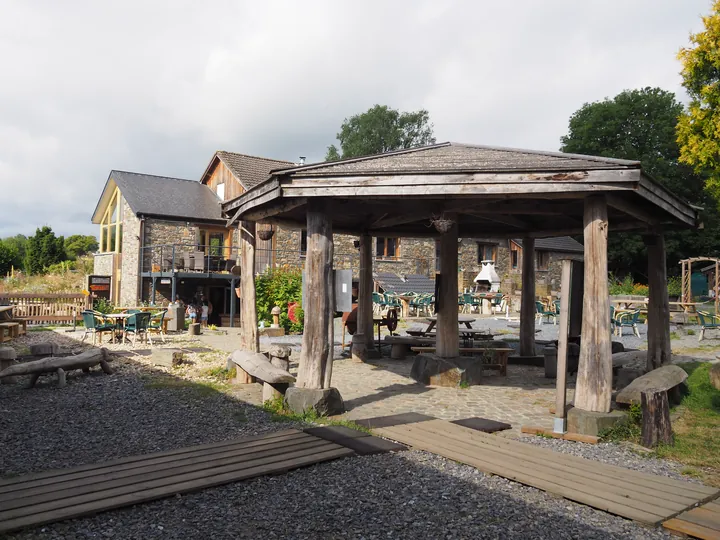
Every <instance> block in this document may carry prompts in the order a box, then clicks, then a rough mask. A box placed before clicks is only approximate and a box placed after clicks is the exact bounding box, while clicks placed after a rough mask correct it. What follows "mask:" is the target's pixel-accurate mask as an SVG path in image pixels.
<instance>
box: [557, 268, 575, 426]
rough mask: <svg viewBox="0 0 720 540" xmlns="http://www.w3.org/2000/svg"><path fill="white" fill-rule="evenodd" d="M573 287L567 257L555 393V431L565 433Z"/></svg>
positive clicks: (563, 279)
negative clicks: (569, 315)
mask: <svg viewBox="0 0 720 540" xmlns="http://www.w3.org/2000/svg"><path fill="white" fill-rule="evenodd" d="M571 288H572V261H571V260H569V259H565V260H563V262H562V277H561V279H560V324H559V328H558V352H557V378H556V394H555V423H554V425H553V431H554V432H555V433H565V431H566V430H567V425H566V421H565V405H566V403H567V399H566V395H567V389H566V386H567V384H566V381H567V349H568V331H569V326H570V325H569V324H568V313H569V311H570V298H571V294H572V293H571V292H570V291H571Z"/></svg>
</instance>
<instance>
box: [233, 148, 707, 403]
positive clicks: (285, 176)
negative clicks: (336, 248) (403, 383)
mask: <svg viewBox="0 0 720 540" xmlns="http://www.w3.org/2000/svg"><path fill="white" fill-rule="evenodd" d="M223 209H224V211H225V213H226V215H227V216H228V217H229V220H228V225H230V224H232V223H234V222H235V221H236V220H240V228H241V231H242V233H241V252H242V254H243V255H242V256H243V261H242V266H243V268H248V267H249V268H252V267H253V257H254V242H255V223H256V222H263V223H277V224H282V225H283V226H289V227H295V228H304V229H307V238H308V241H307V258H306V265H305V276H306V299H305V328H304V334H303V342H302V353H301V359H300V366H299V372H298V380H297V386H298V387H305V388H313V389H322V388H329V387H330V382H331V376H332V358H331V357H330V351H331V347H330V343H331V340H332V338H333V336H332V328H333V305H334V301H333V294H334V293H333V284H332V266H333V232H335V233H344V234H354V235H357V236H359V238H360V269H359V273H360V288H359V299H358V303H359V305H358V312H359V313H358V326H359V331H360V332H362V334H363V335H364V336H365V337H366V340H367V345H368V347H374V342H373V338H372V336H373V332H372V329H373V327H372V324H373V322H372V299H371V287H372V254H371V238H372V236H373V235H375V236H385V235H387V236H401V237H402V236H405V237H436V238H438V240H439V246H440V274H439V280H440V281H439V284H438V297H437V317H438V323H437V349H436V350H437V354H438V355H439V356H441V357H443V358H454V357H457V356H458V355H459V343H458V309H457V295H458V284H457V279H456V277H457V272H458V257H457V254H458V253H457V244H458V238H459V237H462V238H473V237H496V238H497V237H508V238H522V240H523V249H524V253H523V262H522V270H523V272H522V307H521V314H520V354H521V355H532V354H534V335H535V268H534V260H535V257H534V245H535V239H536V238H545V237H553V236H560V235H577V234H583V235H584V245H585V256H584V257H585V264H584V278H585V279H584V295H583V306H582V313H583V317H582V328H581V335H582V340H581V352H580V366H579V372H578V379H577V385H576V393H575V406H576V407H578V408H580V409H584V410H586V411H596V412H608V411H609V410H610V401H611V390H612V357H611V344H610V316H609V314H610V307H609V297H608V275H607V235H608V232H609V231H638V232H641V233H643V234H644V235H645V236H644V238H645V242H646V244H647V246H648V275H649V281H650V293H649V298H650V299H649V306H648V362H649V363H651V364H652V365H660V364H664V363H667V362H669V361H670V332H669V306H668V294H667V275H666V256H665V243H664V239H663V230H664V229H665V228H671V229H672V228H678V227H696V226H697V224H698V223H697V220H698V216H697V212H696V210H695V209H694V208H693V207H692V206H691V205H689V204H688V203H686V202H684V201H683V200H681V199H680V198H678V197H677V196H675V195H674V194H672V193H671V192H669V191H668V190H667V189H665V188H664V187H662V186H661V185H659V184H658V183H657V182H656V181H655V180H653V179H652V178H650V177H649V176H648V175H647V174H645V173H644V172H643V171H642V168H641V164H640V163H639V162H637V161H627V160H618V159H609V158H600V157H594V156H584V155H574V154H563V153H555V152H537V151H529V150H516V149H508V148H494V147H487V146H475V145H464V144H455V143H442V144H436V145H432V146H426V147H420V148H414V149H410V150H402V151H397V152H390V153H386V154H381V155H375V156H367V157H361V158H356V159H346V160H341V161H335V162H326V163H319V164H314V165H306V166H300V167H294V168H289V169H283V170H277V171H273V172H272V173H271V176H270V177H269V178H268V179H267V180H266V181H265V182H263V183H261V184H259V185H257V186H256V187H254V188H253V189H250V190H249V191H247V192H246V193H243V194H242V195H241V196H239V197H237V198H235V199H233V200H231V201H228V202H227V203H225V204H224V206H223ZM242 289H243V291H242V294H243V297H244V299H245V301H244V302H243V306H242V309H243V321H244V322H243V328H244V330H243V344H242V345H243V346H244V347H245V348H248V349H253V348H254V349H257V331H256V327H257V324H256V320H257V319H256V314H255V309H254V302H253V301H252V299H254V290H255V288H254V276H253V275H252V273H251V272H244V273H243V277H242Z"/></svg>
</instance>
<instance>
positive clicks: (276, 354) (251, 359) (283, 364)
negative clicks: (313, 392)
mask: <svg viewBox="0 0 720 540" xmlns="http://www.w3.org/2000/svg"><path fill="white" fill-rule="evenodd" d="M290 354H291V350H290V347H288V346H287V345H281V344H273V345H272V346H271V348H270V350H268V351H267V352H266V353H265V354H262V353H256V352H250V351H240V350H237V351H235V352H233V353H232V354H231V355H230V358H228V362H229V363H230V362H232V363H234V364H235V365H236V367H237V378H236V381H237V382H238V383H245V384H248V383H252V382H254V380H255V379H258V380H260V381H262V382H263V398H262V400H263V403H264V402H266V401H269V400H272V399H274V398H277V397H282V396H284V395H285V392H286V390H287V389H288V386H289V384H290V383H292V382H295V377H293V376H292V375H290V373H289V372H288V368H289V367H290Z"/></svg>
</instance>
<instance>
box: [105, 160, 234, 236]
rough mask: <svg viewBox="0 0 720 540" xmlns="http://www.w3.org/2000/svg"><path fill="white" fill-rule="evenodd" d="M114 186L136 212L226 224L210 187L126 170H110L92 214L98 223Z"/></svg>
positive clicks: (189, 181) (145, 214)
mask: <svg viewBox="0 0 720 540" xmlns="http://www.w3.org/2000/svg"><path fill="white" fill-rule="evenodd" d="M115 186H117V187H118V188H119V189H120V193H122V196H123V198H124V199H125V202H126V203H127V204H128V205H129V206H130V208H131V209H132V211H133V212H134V213H135V214H136V215H144V216H153V217H166V218H173V219H182V220H188V221H217V222H222V223H225V221H226V220H225V219H223V217H222V210H221V207H220V200H219V199H218V198H217V196H216V195H215V194H214V193H213V192H212V190H211V189H210V188H209V187H207V186H205V185H203V184H201V183H200V182H197V181H195V180H184V179H181V178H169V177H167V176H155V175H152V174H140V173H134V172H127V171H110V176H109V177H108V179H107V182H106V183H105V188H104V189H103V193H102V195H101V197H100V200H99V201H98V205H97V207H96V208H95V212H94V214H93V219H92V221H93V223H100V220H101V219H102V211H103V210H104V208H105V205H107V203H108V201H109V199H110V196H111V195H112V192H113V189H114V187H115Z"/></svg>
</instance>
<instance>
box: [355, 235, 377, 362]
mask: <svg viewBox="0 0 720 540" xmlns="http://www.w3.org/2000/svg"><path fill="white" fill-rule="evenodd" d="M372 266H373V260H372V237H371V236H370V235H368V234H363V235H361V236H360V276H359V277H360V283H359V286H358V307H357V310H358V311H357V329H358V333H360V334H362V335H363V336H365V343H366V345H365V349H366V351H372V350H373V349H374V348H375V338H374V337H373V305H372V293H373V277H372Z"/></svg>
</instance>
